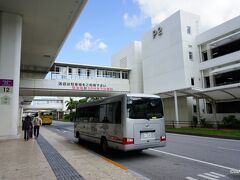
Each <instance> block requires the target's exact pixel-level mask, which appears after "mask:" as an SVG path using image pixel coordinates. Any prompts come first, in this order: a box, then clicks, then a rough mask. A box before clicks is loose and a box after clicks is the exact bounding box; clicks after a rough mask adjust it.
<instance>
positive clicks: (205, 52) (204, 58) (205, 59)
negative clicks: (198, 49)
mask: <svg viewBox="0 0 240 180" xmlns="http://www.w3.org/2000/svg"><path fill="white" fill-rule="evenodd" d="M207 60H208V55H207V51H204V52H202V61H207Z"/></svg>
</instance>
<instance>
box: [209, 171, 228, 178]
mask: <svg viewBox="0 0 240 180" xmlns="http://www.w3.org/2000/svg"><path fill="white" fill-rule="evenodd" d="M210 173H211V174H214V175H217V176H221V177H226V176H225V175H223V174H219V173H216V172H210Z"/></svg>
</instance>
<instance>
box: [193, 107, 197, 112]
mask: <svg viewBox="0 0 240 180" xmlns="http://www.w3.org/2000/svg"><path fill="white" fill-rule="evenodd" d="M193 112H194V113H196V112H197V106H196V105H193Z"/></svg>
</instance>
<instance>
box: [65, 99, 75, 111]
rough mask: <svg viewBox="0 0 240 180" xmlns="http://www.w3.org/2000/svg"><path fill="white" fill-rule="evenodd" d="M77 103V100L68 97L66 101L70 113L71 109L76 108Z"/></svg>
mask: <svg viewBox="0 0 240 180" xmlns="http://www.w3.org/2000/svg"><path fill="white" fill-rule="evenodd" d="M77 104H78V101H74V100H73V99H72V98H70V99H69V101H66V106H67V110H70V113H72V111H73V109H76V107H77Z"/></svg>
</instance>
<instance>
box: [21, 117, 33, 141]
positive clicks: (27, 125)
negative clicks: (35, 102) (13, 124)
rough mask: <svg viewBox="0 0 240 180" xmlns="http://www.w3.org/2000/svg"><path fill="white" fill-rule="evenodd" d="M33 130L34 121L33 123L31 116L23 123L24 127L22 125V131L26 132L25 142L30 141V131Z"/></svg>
mask: <svg viewBox="0 0 240 180" xmlns="http://www.w3.org/2000/svg"><path fill="white" fill-rule="evenodd" d="M31 128H32V121H31V117H30V116H29V115H27V116H26V117H25V119H24V121H23V125H22V130H23V131H24V140H25V141H28V139H29V135H30V134H29V131H30V129H31Z"/></svg>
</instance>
